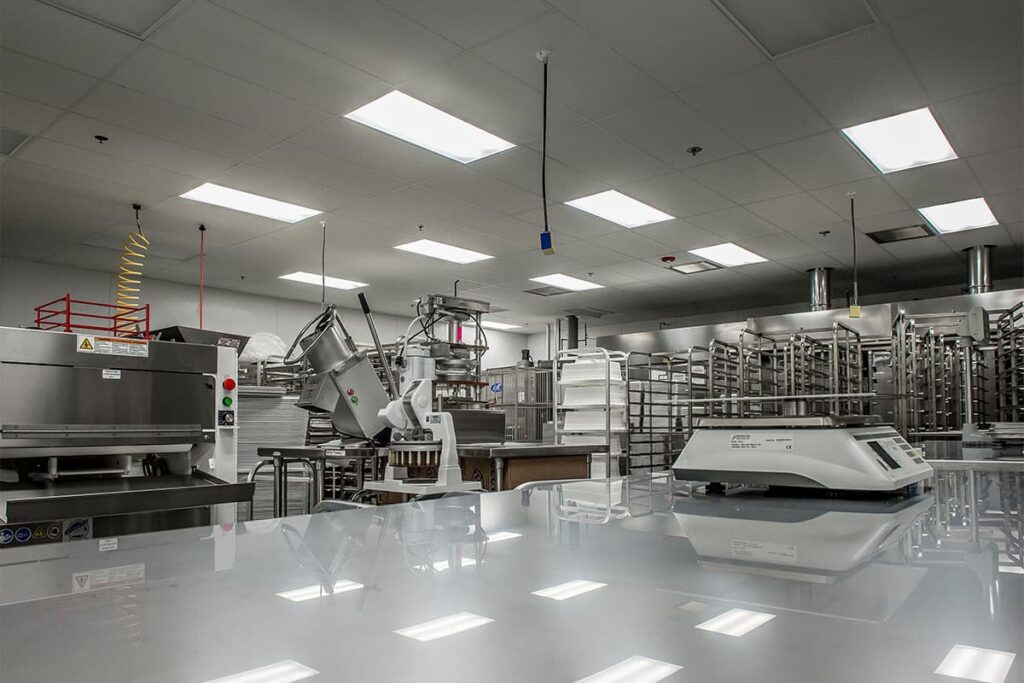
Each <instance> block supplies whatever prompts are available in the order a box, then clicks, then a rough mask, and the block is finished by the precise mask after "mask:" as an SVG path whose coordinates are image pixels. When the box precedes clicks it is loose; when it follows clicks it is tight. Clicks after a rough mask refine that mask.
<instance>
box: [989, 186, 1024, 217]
mask: <svg viewBox="0 0 1024 683" xmlns="http://www.w3.org/2000/svg"><path fill="white" fill-rule="evenodd" d="M985 198H986V199H987V200H988V205H989V207H990V208H991V209H992V213H994V214H995V216H996V218H997V219H998V220H999V222H1000V223H1003V224H1006V223H1016V222H1018V221H1021V220H1024V192H1022V191H1021V190H1014V191H1012V192H1000V193H998V194H990V195H987V196H986V197H985Z"/></svg>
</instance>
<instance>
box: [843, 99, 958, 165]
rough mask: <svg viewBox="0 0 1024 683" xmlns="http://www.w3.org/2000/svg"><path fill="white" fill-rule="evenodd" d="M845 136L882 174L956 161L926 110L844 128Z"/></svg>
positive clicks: (950, 148)
mask: <svg viewBox="0 0 1024 683" xmlns="http://www.w3.org/2000/svg"><path fill="white" fill-rule="evenodd" d="M843 135H845V136H846V137H847V139H849V140H850V142H852V143H853V144H854V145H855V146H856V147H857V149H859V150H860V151H861V152H862V153H863V154H864V156H866V157H867V158H868V159H869V160H870V161H871V163H873V164H874V165H875V167H876V168H877V169H878V170H879V171H881V172H882V173H893V172H895V171H903V170H905V169H908V168H916V167H917V166H927V165H928V164H937V163H939V162H941V161H950V160H951V159H956V158H957V156H956V152H954V151H953V148H952V147H951V146H950V144H949V140H947V139H946V136H945V135H944V134H943V133H942V129H941V128H939V124H938V123H936V122H935V117H934V116H932V113H931V111H930V110H929V109H928V108H927V107H925V108H924V109H917V110H915V111H908V112H906V113H904V114H897V115H896V116H890V117H888V118H885V119H879V120H877V121H869V122H868V123H862V124H860V125H859V126H852V127H850V128H844V129H843Z"/></svg>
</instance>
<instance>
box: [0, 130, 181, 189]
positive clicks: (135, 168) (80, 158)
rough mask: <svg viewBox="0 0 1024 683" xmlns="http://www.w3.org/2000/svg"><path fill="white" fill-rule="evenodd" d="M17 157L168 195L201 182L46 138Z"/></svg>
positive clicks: (26, 146)
mask: <svg viewBox="0 0 1024 683" xmlns="http://www.w3.org/2000/svg"><path fill="white" fill-rule="evenodd" d="M18 158H20V159H24V160H25V161H31V162H34V163H38V164H43V165H46V166H52V167H54V168H58V169H62V170H65V171H71V172H72V173H78V174H81V175H86V176H93V177H96V178H101V179H103V180H112V181H114V182H117V183H122V184H124V185H129V186H132V187H140V188H144V189H149V190H154V191H156V192H160V193H163V194H165V195H172V194H180V193H181V192H184V191H185V190H187V189H189V188H191V187H194V186H195V185H197V184H198V180H197V179H196V178H191V177H189V176H185V175H182V174H180V173H173V172H171V171H166V170H163V169H159V168H155V167H153V166H148V165H145V164H141V163H136V162H133V161H127V160H125V159H118V158H117V157H113V156H110V155H108V154H104V153H102V152H99V151H98V150H87V149H83V148H81V147H74V146H72V145H66V144H63V143H60V142H54V141H53V140H46V139H43V138H34V139H32V140H29V141H28V143H26V144H25V146H24V147H22V148H21V149H20V150H19V151H18Z"/></svg>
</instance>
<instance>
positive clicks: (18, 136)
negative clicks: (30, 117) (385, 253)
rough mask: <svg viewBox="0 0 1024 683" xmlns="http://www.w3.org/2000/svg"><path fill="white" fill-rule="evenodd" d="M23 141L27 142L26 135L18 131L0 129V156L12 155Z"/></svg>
mask: <svg viewBox="0 0 1024 683" xmlns="http://www.w3.org/2000/svg"><path fill="white" fill-rule="evenodd" d="M25 140H28V135H27V134H26V133H22V132H21V131H20V130H14V129H13V128H0V154H8V155H10V154H14V150H16V149H18V148H19V147H21V143H23V142H25Z"/></svg>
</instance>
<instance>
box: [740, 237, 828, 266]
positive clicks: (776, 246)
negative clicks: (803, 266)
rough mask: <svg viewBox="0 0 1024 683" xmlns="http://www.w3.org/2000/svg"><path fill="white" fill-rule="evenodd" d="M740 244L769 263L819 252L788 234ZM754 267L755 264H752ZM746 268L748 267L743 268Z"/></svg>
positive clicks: (754, 239)
mask: <svg viewBox="0 0 1024 683" xmlns="http://www.w3.org/2000/svg"><path fill="white" fill-rule="evenodd" d="M738 244H739V245H740V246H741V247H743V248H744V249H749V250H750V251H752V252H754V253H755V254H757V255H758V256H763V257H764V258H766V259H768V260H769V261H775V260H778V259H783V258H787V257H789V258H792V257H794V256H806V255H808V254H814V253H817V252H818V249H817V248H816V247H814V246H811V245H810V244H808V243H807V242H804V241H803V240H801V239H798V238H796V237H793V236H791V235H787V234H777V235H766V236H764V237H751V238H749V239H743V240H740V241H739V242H738ZM751 265H754V264H751ZM741 267H742V268H746V266H741Z"/></svg>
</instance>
